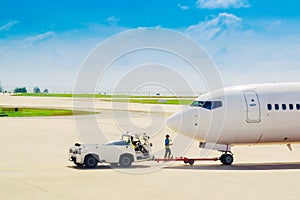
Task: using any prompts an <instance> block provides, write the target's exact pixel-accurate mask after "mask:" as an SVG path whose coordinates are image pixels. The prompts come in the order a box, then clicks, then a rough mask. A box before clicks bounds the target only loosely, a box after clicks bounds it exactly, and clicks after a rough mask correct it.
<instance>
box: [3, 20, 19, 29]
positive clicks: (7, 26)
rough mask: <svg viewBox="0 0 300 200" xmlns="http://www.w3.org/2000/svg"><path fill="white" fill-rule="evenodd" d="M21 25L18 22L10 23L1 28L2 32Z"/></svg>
mask: <svg viewBox="0 0 300 200" xmlns="http://www.w3.org/2000/svg"><path fill="white" fill-rule="evenodd" d="M17 23H19V22H18V21H16V20H14V21H10V22H8V23H7V24H4V25H3V26H0V31H9V30H10V29H11V27H13V26H14V25H15V24H17Z"/></svg>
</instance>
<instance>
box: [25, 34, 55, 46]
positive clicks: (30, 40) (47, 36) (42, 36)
mask: <svg viewBox="0 0 300 200" xmlns="http://www.w3.org/2000/svg"><path fill="white" fill-rule="evenodd" d="M54 36H55V32H53V31H48V32H46V33H42V34H38V35H35V36H31V37H28V38H26V39H25V40H23V43H24V44H33V43H36V42H40V41H43V40H47V39H50V38H52V37H54Z"/></svg>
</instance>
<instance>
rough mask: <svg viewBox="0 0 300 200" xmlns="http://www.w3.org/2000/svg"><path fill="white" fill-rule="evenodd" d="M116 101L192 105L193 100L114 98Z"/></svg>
mask: <svg viewBox="0 0 300 200" xmlns="http://www.w3.org/2000/svg"><path fill="white" fill-rule="evenodd" d="M112 101H114V102H128V103H147V104H172V105H190V104H191V103H192V102H193V100H186V99H112Z"/></svg>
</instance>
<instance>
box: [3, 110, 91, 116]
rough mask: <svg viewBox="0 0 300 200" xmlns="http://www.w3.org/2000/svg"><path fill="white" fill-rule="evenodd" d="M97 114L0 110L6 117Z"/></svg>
mask: <svg viewBox="0 0 300 200" xmlns="http://www.w3.org/2000/svg"><path fill="white" fill-rule="evenodd" d="M85 114H95V113H94V112H85V111H72V110H59V109H37V108H19V109H18V111H14V110H13V109H7V108H0V116H4V117H42V116H70V115H85Z"/></svg>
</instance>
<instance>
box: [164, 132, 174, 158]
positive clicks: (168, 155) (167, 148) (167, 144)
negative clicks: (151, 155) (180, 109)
mask: <svg viewBox="0 0 300 200" xmlns="http://www.w3.org/2000/svg"><path fill="white" fill-rule="evenodd" d="M170 145H172V140H171V139H170V136H169V135H168V134H167V135H166V139H165V158H173V155H172V152H171V148H170Z"/></svg>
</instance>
